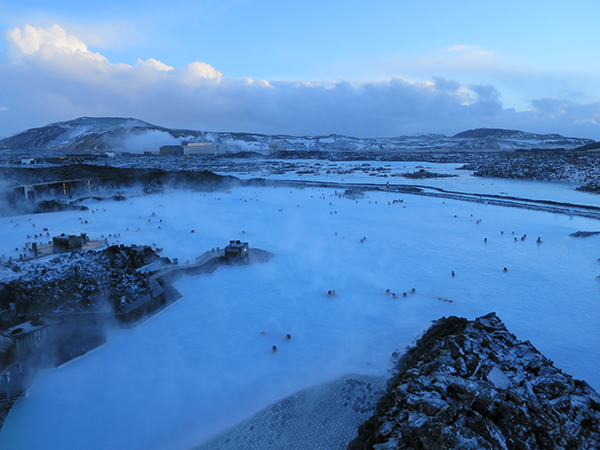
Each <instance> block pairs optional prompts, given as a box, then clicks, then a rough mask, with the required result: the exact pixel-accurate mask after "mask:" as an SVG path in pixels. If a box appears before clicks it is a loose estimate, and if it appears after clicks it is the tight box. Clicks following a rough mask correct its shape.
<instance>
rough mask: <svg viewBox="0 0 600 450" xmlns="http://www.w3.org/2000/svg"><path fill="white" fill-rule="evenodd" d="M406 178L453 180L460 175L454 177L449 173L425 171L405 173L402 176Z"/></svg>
mask: <svg viewBox="0 0 600 450" xmlns="http://www.w3.org/2000/svg"><path fill="white" fill-rule="evenodd" d="M402 176H403V177H404V178H412V179H419V180H420V179H425V178H451V177H457V176H458V175H453V174H449V173H435V172H430V171H428V170H425V169H421V170H417V171H415V172H405V173H403V174H402Z"/></svg>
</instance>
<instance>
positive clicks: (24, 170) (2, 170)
mask: <svg viewBox="0 0 600 450" xmlns="http://www.w3.org/2000/svg"><path fill="white" fill-rule="evenodd" d="M0 176H2V177H4V178H5V179H6V180H7V181H8V182H9V183H10V184H11V185H15V186H18V185H24V184H36V183H48V182H56V181H63V180H85V179H96V180H101V179H104V180H106V183H110V184H116V185H118V186H128V185H136V184H140V185H169V186H172V187H183V188H186V187H188V188H189V187H203V188H206V189H214V188H216V187H230V186H232V185H234V184H235V183H237V182H239V179H238V178H236V177H233V176H229V175H218V174H215V173H213V172H211V171H209V170H202V171H196V172H194V171H185V170H179V171H175V172H170V171H166V170H157V169H137V168H126V167H110V166H97V165H92V164H64V165H61V166H55V167H0Z"/></svg>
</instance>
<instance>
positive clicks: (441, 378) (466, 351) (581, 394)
mask: <svg viewBox="0 0 600 450" xmlns="http://www.w3.org/2000/svg"><path fill="white" fill-rule="evenodd" d="M396 370H397V373H396V374H395V376H394V377H393V378H392V379H391V380H390V381H389V382H388V388H387V391H386V393H385V394H384V396H383V397H382V398H381V399H380V400H379V402H378V405H377V409H376V413H375V414H374V415H373V416H372V417H371V418H370V419H368V420H367V421H366V422H365V423H364V424H362V425H361V426H360V427H359V432H358V437H357V438H356V439H355V440H353V441H352V442H351V443H350V445H349V446H348V449H350V450H358V449H377V450H384V449H390V450H391V449H423V448H426V449H465V450H466V449H473V450H475V449H490V450H491V449H493V450H496V449H498V450H500V449H523V450H529V449H531V450H537V449H590V450H592V449H598V448H600V431H599V429H600V428H599V427H600V395H598V394H597V393H596V392H595V391H594V390H593V389H592V388H591V387H590V386H589V385H588V384H587V383H585V382H584V381H580V380H576V379H573V378H572V377H571V376H569V375H567V374H565V373H563V372H562V371H561V370H559V369H557V368H556V367H554V365H553V363H552V361H550V360H549V359H547V358H546V357H544V356H543V355H542V354H541V353H540V352H538V351H537V350H536V349H535V347H534V346H533V345H532V344H531V343H530V342H528V341H525V342H522V341H519V340H517V338H516V337H515V336H514V335H512V334H511V333H510V332H509V331H508V330H507V329H506V327H505V326H504V324H503V323H502V322H501V321H500V319H499V318H498V317H497V316H496V315H495V314H494V313H490V314H488V315H486V316H483V317H480V318H478V319H476V320H474V321H468V320H467V319H463V318H458V317H454V316H452V317H448V318H442V319H440V320H438V321H437V322H436V323H434V325H433V326H432V327H431V328H430V329H429V330H428V331H427V332H426V334H425V335H424V336H423V337H422V338H421V339H420V340H419V341H418V343H417V344H416V346H415V347H413V348H411V349H410V350H409V351H408V352H407V353H406V354H405V355H404V356H402V357H401V358H400V360H399V361H398V363H397V368H396Z"/></svg>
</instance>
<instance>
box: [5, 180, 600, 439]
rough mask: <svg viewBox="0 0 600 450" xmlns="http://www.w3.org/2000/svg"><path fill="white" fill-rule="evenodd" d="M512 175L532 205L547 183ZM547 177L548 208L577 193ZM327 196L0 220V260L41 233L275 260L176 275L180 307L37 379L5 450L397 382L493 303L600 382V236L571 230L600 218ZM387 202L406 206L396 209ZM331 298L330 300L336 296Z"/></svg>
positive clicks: (139, 433)
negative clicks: (421, 347) (325, 388)
mask: <svg viewBox="0 0 600 450" xmlns="http://www.w3.org/2000/svg"><path fill="white" fill-rule="evenodd" d="M436 171H437V170H436ZM400 180H402V181H403V182H404V181H406V180H404V179H398V181H400ZM447 180H454V179H446V180H437V181H436V180H433V182H432V180H420V181H421V183H419V184H430V185H434V183H436V182H439V183H441V182H442V181H443V182H446V181H447ZM346 181H349V180H346ZM494 182H495V181H494ZM463 183H464V184H468V182H467V181H466V180H463ZM476 183H478V184H482V183H490V180H481V179H476V180H473V181H472V183H471V185H472V186H475V184H476ZM502 183H503V184H504V186H503V187H502V189H509V190H515V191H519V192H522V194H519V195H522V196H528V197H536V195H533V194H531V192H533V193H534V194H535V191H536V190H537V189H538V187H537V185H534V184H529V185H527V186H530V187H531V192H530V191H528V189H527V188H526V187H524V186H525V185H523V184H521V182H514V181H510V180H502ZM545 184H546V186H545V188H544V191H543V192H545V193H546V194H547V195H546V197H547V198H551V199H555V198H554V197H555V196H557V197H559V196H561V195H564V192H566V189H563V188H562V187H561V186H562V185H559V184H557V183H545ZM496 188H498V189H500V187H498V186H496ZM464 190H465V191H468V192H472V191H473V190H472V189H464ZM333 194H334V190H333V189H311V188H308V189H290V188H239V189H234V190H232V191H229V192H218V193H210V194H208V193H206V194H205V193H197V192H184V191H170V192H167V193H165V194H159V195H150V196H139V197H130V198H128V200H127V201H125V202H113V201H101V202H98V201H94V200H91V201H89V202H88V203H87V205H88V206H89V207H90V211H83V212H79V211H76V212H62V213H53V214H40V215H35V216H19V217H10V218H2V219H0V227H2V230H3V232H4V234H5V237H6V239H5V240H3V241H2V243H1V244H0V253H4V254H6V255H13V256H14V253H15V251H14V248H13V247H15V246H17V245H22V243H24V242H25V241H26V240H28V239H26V234H29V233H33V232H35V231H34V230H36V229H40V230H41V227H47V228H49V229H50V230H51V233H50V234H51V235H54V234H57V233H61V232H67V233H79V232H83V231H85V232H87V233H88V236H90V237H91V238H98V237H99V236H100V235H105V236H108V234H113V235H115V234H117V235H118V234H120V236H119V237H116V238H110V239H111V242H116V241H117V240H118V241H119V242H120V243H125V244H129V243H136V244H151V243H156V244H157V246H158V247H162V248H163V249H164V250H163V255H164V256H168V257H171V258H173V257H177V258H179V262H180V263H185V261H186V260H190V261H193V260H194V258H195V257H196V256H198V255H200V254H201V253H203V252H204V251H206V250H208V249H211V248H213V247H217V246H225V245H226V244H227V243H228V241H229V240H230V239H242V240H247V241H248V242H249V243H250V246H251V247H258V248H263V249H265V250H269V251H271V252H273V253H274V254H275V257H274V258H273V259H272V260H271V261H270V262H268V263H266V264H259V265H254V266H248V267H235V268H230V267H227V268H221V269H219V270H218V271H217V272H216V273H214V274H212V275H205V276H197V277H189V278H184V279H182V280H181V281H179V282H178V283H177V285H176V287H177V288H178V289H179V290H180V292H181V293H182V294H183V298H182V299H181V300H180V301H179V302H177V303H176V304H174V305H173V306H172V307H170V308H169V309H167V310H166V311H164V312H163V313H161V314H159V315H158V316H156V317H154V318H153V319H152V320H150V321H148V322H146V323H144V324H142V325H141V326H139V327H138V328H136V329H133V330H121V331H116V332H113V333H112V334H110V335H109V341H108V344H107V345H105V346H104V347H101V348H99V349H98V350H96V351H95V352H93V353H91V354H89V355H87V356H86V357H84V358H81V359H78V360H76V361H74V362H72V363H70V364H68V365H66V366H64V367H61V368H59V369H54V370H47V371H43V372H41V373H39V374H38V376H37V378H36V380H35V383H34V385H33V386H32V388H31V389H30V391H29V396H28V397H27V398H21V399H19V400H18V401H17V403H16V404H15V406H14V408H13V410H12V411H11V412H10V414H9V416H8V419H7V421H6V423H5V425H4V428H3V430H2V433H0V448H11V449H42V448H43V449H54V448H57V449H58V448H60V449H80V448H86V449H96V448H97V449H105V448H127V449H148V448H151V449H152V448H154V449H167V448H168V449H172V448H182V449H183V448H190V447H192V446H193V445H194V444H198V443H200V442H202V441H203V440H205V439H207V438H208V437H210V436H212V435H214V434H216V433H218V432H220V431H222V430H223V429H225V428H226V427H228V426H230V425H232V424H234V423H236V422H238V421H240V420H242V419H244V418H246V417H248V416H249V415H250V414H252V413H253V412H257V411H258V410H260V409H261V408H263V407H265V406H266V405H268V404H270V403H272V402H273V401H275V400H277V399H280V398H283V397H285V396H287V395H289V394H292V393H293V392H295V391H297V390H299V389H301V388H305V387H308V386H311V385H314V384H317V383H320V382H324V381H328V380H331V379H333V378H335V377H337V376H339V375H342V374H345V373H349V372H359V373H373V374H386V371H387V369H389V367H390V361H389V357H390V354H391V353H392V352H393V351H394V350H397V349H399V348H400V349H402V348H404V347H405V346H406V345H410V344H411V342H413V340H414V339H415V338H416V337H418V335H419V334H420V333H421V332H422V331H423V330H425V329H426V328H428V326H429V325H430V323H431V320H434V319H437V318H439V317H441V316H448V315H458V316H464V317H467V318H469V319H473V318H475V317H477V316H480V315H483V314H486V313H488V312H490V311H496V312H497V314H498V315H499V317H500V318H501V319H502V320H503V321H504V322H505V324H506V325H507V327H508V329H509V330H510V331H511V332H513V333H514V334H515V335H516V336H517V337H518V338H519V339H522V340H530V341H531V342H532V343H533V345H535V346H536V347H537V348H538V349H539V350H540V351H541V352H543V353H544V354H545V355H546V356H547V357H549V358H551V359H552V360H553V361H554V362H555V364H556V365H557V366H558V367H559V368H561V369H563V370H565V371H566V372H567V373H570V374H572V375H573V376H575V377H576V378H580V379H585V380H586V381H588V382H589V383H590V384H591V385H592V386H593V387H594V388H595V389H597V390H598V389H600V371H599V370H598V369H599V368H600V367H599V363H598V361H600V347H599V346H598V342H600V328H599V327H598V326H597V324H598V322H599V320H600V304H599V302H598V289H599V283H598V281H597V280H596V279H595V277H596V276H597V275H599V274H600V264H599V263H598V262H597V259H598V257H599V256H600V255H599V254H598V250H597V249H598V248H599V247H598V244H599V243H600V236H593V237H589V238H584V239H576V238H570V237H569V236H568V235H569V234H570V233H572V232H574V231H578V230H588V231H589V230H599V229H600V223H598V221H593V220H590V219H584V218H578V217H568V216H564V215H551V214H548V213H542V212H537V211H528V210H521V209H512V208H502V207H495V206H491V205H483V204H475V203H467V202H457V201H450V200H445V199H437V198H428V197H419V196H411V195H407V194H402V195H401V194H398V193H394V192H370V193H367V196H366V197H365V198H364V199H361V200H358V201H355V200H350V199H345V198H339V197H335V196H334V195H333ZM578 194H580V193H578ZM512 195H515V194H514V193H513V194H512ZM578 198H584V197H582V196H579V197H578ZM394 199H396V200H399V199H402V200H403V202H402V203H393V204H391V205H388V202H392V200H394ZM581 202H582V201H579V203H581ZM330 203H331V204H330ZM153 212H154V213H155V214H156V216H152V213H153ZM455 216H456V217H455ZM30 218H31V221H29V219H30ZM80 218H81V219H80ZM161 219H162V222H160V220H161ZM85 220H87V221H88V223H87V224H85ZM11 221H12V222H11ZM82 221H84V223H83V224H82ZM17 223H18V226H15V225H16V224H17ZM33 223H35V227H33V226H32V224H33ZM138 227H139V231H138ZM159 227H160V229H159ZM192 230H194V232H193V233H192ZM513 231H514V233H515V234H514V235H513V234H512V232H513ZM501 232H503V234H501ZM524 234H526V235H527V238H526V239H525V240H524V241H522V240H521V237H522V236H523V235H524ZM538 236H539V237H541V238H542V240H543V243H542V244H539V245H538V244H537V243H536V239H537V238H538ZM365 237H366V240H364V242H363V243H361V242H360V241H361V239H363V238H365ZM515 237H516V238H517V241H516V242H515ZM484 238H487V243H486V242H484ZM504 267H506V268H507V269H508V271H507V272H504V271H503V268H504ZM452 271H454V272H455V274H456V275H455V276H454V277H453V276H452ZM413 287H414V288H415V289H416V293H415V294H411V293H408V294H407V297H403V296H402V293H403V292H409V291H410V290H411V289H412V288H413ZM388 288H389V289H390V290H391V291H392V292H395V293H396V294H397V295H398V298H397V299H392V298H391V297H390V296H388V295H385V294H384V292H385V290H386V289H388ZM331 289H335V291H336V292H337V293H338V295H337V296H336V297H327V295H326V293H327V291H328V290H331ZM441 299H448V300H452V302H448V301H444V300H441ZM263 332H264V333H263ZM287 333H289V334H291V336H292V339H291V340H285V335H286V334H287ZM273 345H276V346H277V347H278V351H277V352H276V353H273V352H272V350H271V348H272V346H273Z"/></svg>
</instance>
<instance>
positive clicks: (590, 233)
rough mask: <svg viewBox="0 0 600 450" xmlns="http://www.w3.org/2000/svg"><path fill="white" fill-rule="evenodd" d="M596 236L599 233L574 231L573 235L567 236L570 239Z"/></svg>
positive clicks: (599, 232)
mask: <svg viewBox="0 0 600 450" xmlns="http://www.w3.org/2000/svg"><path fill="white" fill-rule="evenodd" d="M596 234H600V231H576V232H575V233H571V234H570V235H569V236H571V237H590V236H595V235H596Z"/></svg>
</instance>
